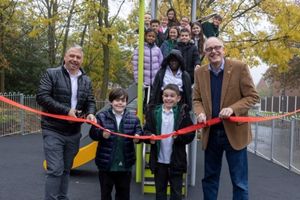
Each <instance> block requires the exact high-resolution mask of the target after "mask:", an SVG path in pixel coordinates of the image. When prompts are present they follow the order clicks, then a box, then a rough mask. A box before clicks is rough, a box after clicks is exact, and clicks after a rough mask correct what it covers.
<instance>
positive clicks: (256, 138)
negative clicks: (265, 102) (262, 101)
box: [254, 113, 258, 154]
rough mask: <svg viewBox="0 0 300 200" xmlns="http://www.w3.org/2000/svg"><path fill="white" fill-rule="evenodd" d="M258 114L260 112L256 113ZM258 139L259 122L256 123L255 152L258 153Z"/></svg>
mask: <svg viewBox="0 0 300 200" xmlns="http://www.w3.org/2000/svg"><path fill="white" fill-rule="evenodd" d="M256 116H258V114H257V113H256ZM257 140H258V122H256V123H255V137H254V152H255V154H257Z"/></svg>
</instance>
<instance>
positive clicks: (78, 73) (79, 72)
mask: <svg viewBox="0 0 300 200" xmlns="http://www.w3.org/2000/svg"><path fill="white" fill-rule="evenodd" d="M64 68H65V69H66V71H67V72H68V74H69V75H70V77H75V78H77V77H79V76H80V75H81V74H82V72H81V70H80V69H79V70H78V72H77V74H75V75H73V74H71V73H70V71H69V70H68V69H67V68H66V66H65V65H64Z"/></svg>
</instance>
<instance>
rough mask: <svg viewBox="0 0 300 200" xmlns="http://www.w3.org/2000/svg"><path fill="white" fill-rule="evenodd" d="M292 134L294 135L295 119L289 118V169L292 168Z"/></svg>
mask: <svg viewBox="0 0 300 200" xmlns="http://www.w3.org/2000/svg"><path fill="white" fill-rule="evenodd" d="M294 135H295V119H294V118H292V120H291V137H290V159H289V169H290V170H291V169H292V165H293V163H294V162H293V157H294V152H293V150H294Z"/></svg>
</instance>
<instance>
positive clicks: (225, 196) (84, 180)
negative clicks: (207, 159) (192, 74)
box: [0, 134, 300, 200]
mask: <svg viewBox="0 0 300 200" xmlns="http://www.w3.org/2000/svg"><path fill="white" fill-rule="evenodd" d="M199 149H200V147H199ZM248 155H249V186H250V199H251V200H299V199H300V192H299V184H300V176H299V175H297V174H295V173H292V172H290V171H288V170H286V169H284V168H282V167H280V166H278V165H275V164H273V163H271V162H269V161H266V160H264V159H262V158H260V157H257V156H255V155H253V154H251V153H249V154H248ZM202 160H203V152H202V151H200V150H199V151H198V158H197V162H198V164H197V179H196V186H195V187H189V194H188V197H187V198H186V199H188V200H201V199H202V192H201V177H202V176H203V163H202ZM42 161H43V151H42V137H41V135H40V134H33V135H26V136H21V135H19V136H8V137H2V138H0V200H42V199H43V191H44V176H45V174H44V170H43V168H42ZM223 163H224V164H223V170H222V175H221V183H220V191H219V198H218V199H219V200H230V199H232V197H231V191H232V189H231V182H230V178H229V175H228V168H227V163H226V160H224V162H223ZM131 185H132V187H131V199H137V200H150V199H151V200H154V199H155V198H154V195H143V194H141V186H140V185H139V184H136V183H135V182H134V181H132V184H131ZM69 193H70V198H71V200H100V189H99V182H98V178H97V169H96V167H95V165H94V163H93V162H91V163H89V164H87V165H85V166H83V167H81V168H79V169H77V170H74V171H73V172H72V176H71V180H70V190H69Z"/></svg>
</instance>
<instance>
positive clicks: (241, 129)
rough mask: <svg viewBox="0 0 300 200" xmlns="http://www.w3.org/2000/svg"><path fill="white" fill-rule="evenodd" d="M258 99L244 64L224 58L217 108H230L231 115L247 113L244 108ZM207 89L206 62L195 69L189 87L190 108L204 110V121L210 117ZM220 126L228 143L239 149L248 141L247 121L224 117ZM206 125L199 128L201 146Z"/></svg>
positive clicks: (205, 141) (206, 140) (204, 136)
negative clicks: (191, 91) (191, 92)
mask: <svg viewBox="0 0 300 200" xmlns="http://www.w3.org/2000/svg"><path fill="white" fill-rule="evenodd" d="M258 100H259V96H258V94H257V92H256V90H255V86H254V84H253V80H252V78H251V75H250V71H249V69H248V67H247V65H246V64H245V63H242V62H240V61H236V60H228V59H225V64H224V75H223V83H222V92H221V104H220V106H221V108H220V109H222V108H226V107H230V108H232V109H233V112H234V114H233V115H234V116H248V110H249V109H250V108H251V107H252V106H253V105H254V104H255V103H257V102H258ZM211 104H212V101H211V90H210V71H209V69H208V65H205V66H202V67H200V68H199V69H197V70H196V71H195V84H194V88H193V108H194V112H195V114H196V116H198V115H199V114H200V113H205V114H206V117H207V120H209V119H211V117H212V105H211ZM223 123H224V128H225V132H226V135H227V137H228V140H229V142H230V144H231V146H232V147H233V148H234V149H236V150H240V149H243V148H244V147H246V146H247V145H248V144H249V143H250V142H251V140H252V134H251V128H250V124H249V123H236V122H229V121H226V120H224V121H223ZM209 129H210V128H209V127H207V128H204V130H203V139H202V141H203V146H202V147H203V149H206V147H207V143H208V138H209Z"/></svg>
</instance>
